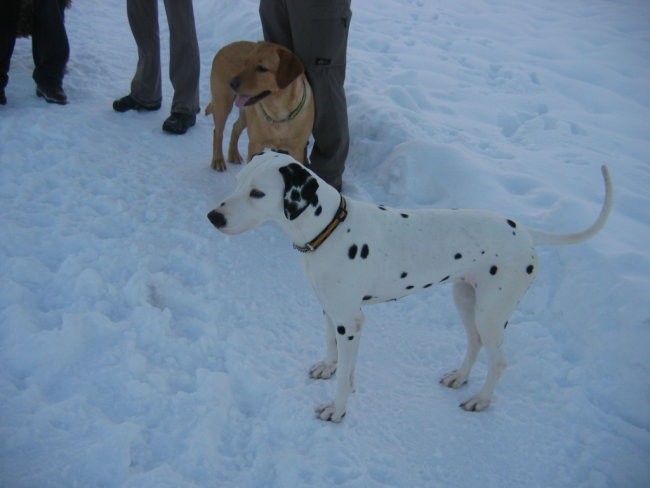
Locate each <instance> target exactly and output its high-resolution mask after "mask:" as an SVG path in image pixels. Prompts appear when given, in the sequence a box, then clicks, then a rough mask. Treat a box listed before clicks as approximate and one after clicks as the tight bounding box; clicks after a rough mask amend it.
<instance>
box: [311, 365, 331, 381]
mask: <svg viewBox="0 0 650 488" xmlns="http://www.w3.org/2000/svg"><path fill="white" fill-rule="evenodd" d="M335 371H336V363H328V362H327V361H321V362H320V363H316V364H314V365H313V366H312V367H311V369H310V370H309V377H310V378H313V379H315V380H326V379H328V378H331V377H332V375H333V374H334V372H335Z"/></svg>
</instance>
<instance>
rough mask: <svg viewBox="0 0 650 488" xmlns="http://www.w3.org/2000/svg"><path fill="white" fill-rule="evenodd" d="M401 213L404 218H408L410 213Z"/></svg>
mask: <svg viewBox="0 0 650 488" xmlns="http://www.w3.org/2000/svg"><path fill="white" fill-rule="evenodd" d="M400 215H401V216H402V218H403V219H408V218H409V214H400Z"/></svg>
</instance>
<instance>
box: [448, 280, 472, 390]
mask: <svg viewBox="0 0 650 488" xmlns="http://www.w3.org/2000/svg"><path fill="white" fill-rule="evenodd" d="M454 301H455V302H456V307H457V308H458V312H459V314H460V318H461V320H462V322H463V325H464V326H465V332H466V334H467V352H466V353H465V359H463V362H462V363H461V365H460V366H459V367H458V369H455V370H453V371H450V372H449V373H447V374H445V375H444V376H443V377H442V379H441V380H440V383H441V384H443V385H445V386H448V387H449V388H460V387H461V386H463V385H464V384H465V383H467V378H468V377H469V374H470V371H471V370H472V366H474V362H475V361H476V357H477V356H478V353H479V351H480V350H481V339H480V337H479V334H478V331H477V330H476V321H475V306H476V296H475V292H474V287H472V286H471V285H469V284H468V283H464V282H463V283H460V282H459V283H456V284H455V285H454Z"/></svg>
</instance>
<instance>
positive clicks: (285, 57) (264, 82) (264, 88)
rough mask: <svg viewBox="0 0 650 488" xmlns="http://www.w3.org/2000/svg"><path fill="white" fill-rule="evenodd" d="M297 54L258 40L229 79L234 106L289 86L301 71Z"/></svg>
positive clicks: (249, 102) (246, 103)
mask: <svg viewBox="0 0 650 488" xmlns="http://www.w3.org/2000/svg"><path fill="white" fill-rule="evenodd" d="M304 70H305V69H304V67H303V65H302V63H301V62H300V59H299V58H298V56H296V55H295V54H294V53H292V52H291V51H290V50H288V49H287V48H285V47H282V46H280V45H278V44H273V43H271V42H265V41H262V42H258V43H257V44H256V45H255V47H254V48H253V50H252V51H251V52H250V54H249V55H248V57H247V58H246V59H245V61H244V69H243V70H242V71H241V72H240V73H239V74H238V75H237V76H235V77H234V78H232V79H231V80H230V87H231V88H232V90H233V91H234V92H235V94H236V95H237V98H236V100H235V104H236V105H237V107H240V108H241V107H244V106H248V105H253V104H255V103H257V102H259V101H260V100H262V99H263V98H266V97H267V96H269V95H272V94H274V93H277V92H279V91H281V90H283V89H285V88H286V87H287V86H289V85H290V84H291V83H292V82H293V81H294V80H295V79H296V78H298V77H299V76H300V75H301V74H302V73H303V72H304Z"/></svg>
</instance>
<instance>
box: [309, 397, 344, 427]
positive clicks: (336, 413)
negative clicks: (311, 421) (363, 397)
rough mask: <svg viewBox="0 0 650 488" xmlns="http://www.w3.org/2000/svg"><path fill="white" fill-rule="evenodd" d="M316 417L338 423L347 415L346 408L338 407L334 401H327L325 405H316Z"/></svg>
mask: <svg viewBox="0 0 650 488" xmlns="http://www.w3.org/2000/svg"><path fill="white" fill-rule="evenodd" d="M316 417H317V418H319V419H321V420H325V421H326V422H334V423H335V424H338V423H340V422H341V420H343V417H345V409H344V408H342V409H337V408H336V406H335V405H334V402H332V403H326V404H325V405H320V406H318V407H316Z"/></svg>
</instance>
